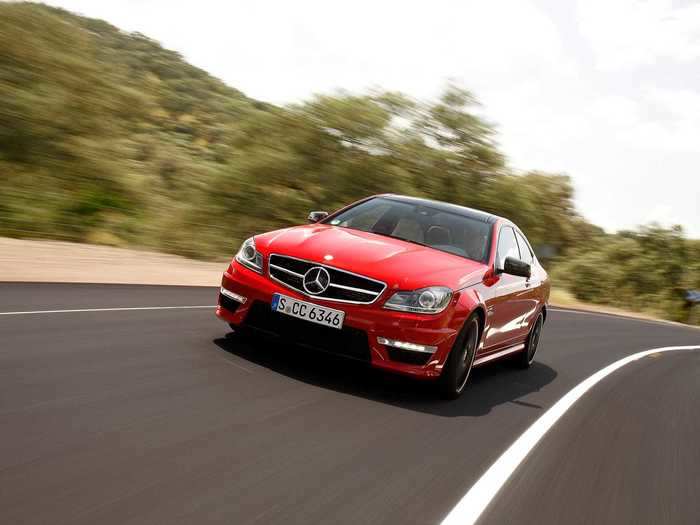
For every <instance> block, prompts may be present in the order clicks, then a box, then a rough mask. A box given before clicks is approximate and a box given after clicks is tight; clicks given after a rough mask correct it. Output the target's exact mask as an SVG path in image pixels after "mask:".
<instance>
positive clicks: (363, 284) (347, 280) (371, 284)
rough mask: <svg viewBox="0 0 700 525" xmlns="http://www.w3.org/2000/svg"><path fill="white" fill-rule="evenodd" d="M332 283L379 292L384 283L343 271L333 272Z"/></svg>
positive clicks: (382, 288)
mask: <svg viewBox="0 0 700 525" xmlns="http://www.w3.org/2000/svg"><path fill="white" fill-rule="evenodd" d="M333 284H340V285H342V286H350V287H352V288H361V289H363V290H367V291H370V292H381V291H382V290H384V284H383V283H379V282H377V281H370V280H369V279H365V278H364V277H360V276H359V275H352V274H349V273H345V272H334V275H333Z"/></svg>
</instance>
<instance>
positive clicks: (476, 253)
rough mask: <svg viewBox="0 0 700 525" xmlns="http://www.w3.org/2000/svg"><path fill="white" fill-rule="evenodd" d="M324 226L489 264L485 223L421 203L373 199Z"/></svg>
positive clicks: (488, 235) (342, 213)
mask: <svg viewBox="0 0 700 525" xmlns="http://www.w3.org/2000/svg"><path fill="white" fill-rule="evenodd" d="M323 223H325V224H330V225H333V226H340V227H342V228H352V229H354V230H361V231H364V232H370V233H376V234H379V235H384V236H386V237H393V238H395V239H401V240H404V241H408V242H412V243H415V244H420V245H423V246H429V247H430V248H434V249H436V250H440V251H443V252H447V253H451V254H453V255H459V256H460V257H466V258H467V259H472V260H474V261H479V262H486V261H487V260H488V248H489V246H490V242H489V241H490V237H491V226H490V225H489V224H488V223H486V222H484V221H481V220H479V219H474V218H471V217H467V216H466V215H462V214H459V213H452V212H449V211H445V210H442V209H439V208H437V207H431V206H430V205H429V204H425V203H421V202H415V203H414V202H406V201H400V200H394V199H390V198H384V197H375V198H373V199H370V200H368V201H365V202H362V203H360V204H358V205H357V206H353V207H352V208H350V209H347V210H345V211H342V212H340V213H338V214H336V215H332V216H331V217H329V218H328V219H326V220H324V221H323Z"/></svg>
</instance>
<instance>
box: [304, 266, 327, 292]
mask: <svg viewBox="0 0 700 525" xmlns="http://www.w3.org/2000/svg"><path fill="white" fill-rule="evenodd" d="M329 284H331V276H330V275H329V274H328V270H326V269H325V268H321V267H320V266H314V267H313V268H310V269H309V271H308V272H306V273H305V274H304V290H306V291H307V292H308V293H310V294H311V295H318V294H320V293H323V292H325V291H326V288H328V285H329Z"/></svg>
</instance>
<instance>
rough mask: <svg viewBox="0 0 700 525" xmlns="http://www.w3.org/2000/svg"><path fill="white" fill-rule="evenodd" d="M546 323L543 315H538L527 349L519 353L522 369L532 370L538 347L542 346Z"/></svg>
mask: <svg viewBox="0 0 700 525" xmlns="http://www.w3.org/2000/svg"><path fill="white" fill-rule="evenodd" d="M543 323H544V318H543V317H542V313H540V314H538V315H537V319H535V323H534V324H533V325H532V328H531V329H530V333H529V334H528V336H527V340H526V341H525V349H524V350H523V351H522V352H519V353H518V356H517V358H516V359H517V365H518V366H519V367H520V368H530V366H531V365H532V362H533V361H534V360H535V352H537V346H538V345H539V344H540V334H541V333H542V324H543Z"/></svg>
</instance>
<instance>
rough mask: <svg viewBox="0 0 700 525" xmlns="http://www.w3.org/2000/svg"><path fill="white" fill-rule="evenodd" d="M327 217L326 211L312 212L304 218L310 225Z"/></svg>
mask: <svg viewBox="0 0 700 525" xmlns="http://www.w3.org/2000/svg"><path fill="white" fill-rule="evenodd" d="M326 217H328V212H327V211H312V212H311V213H309V216H308V217H307V218H306V220H308V221H309V222H311V223H314V222H318V221H322V220H323V219H325V218H326Z"/></svg>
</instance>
